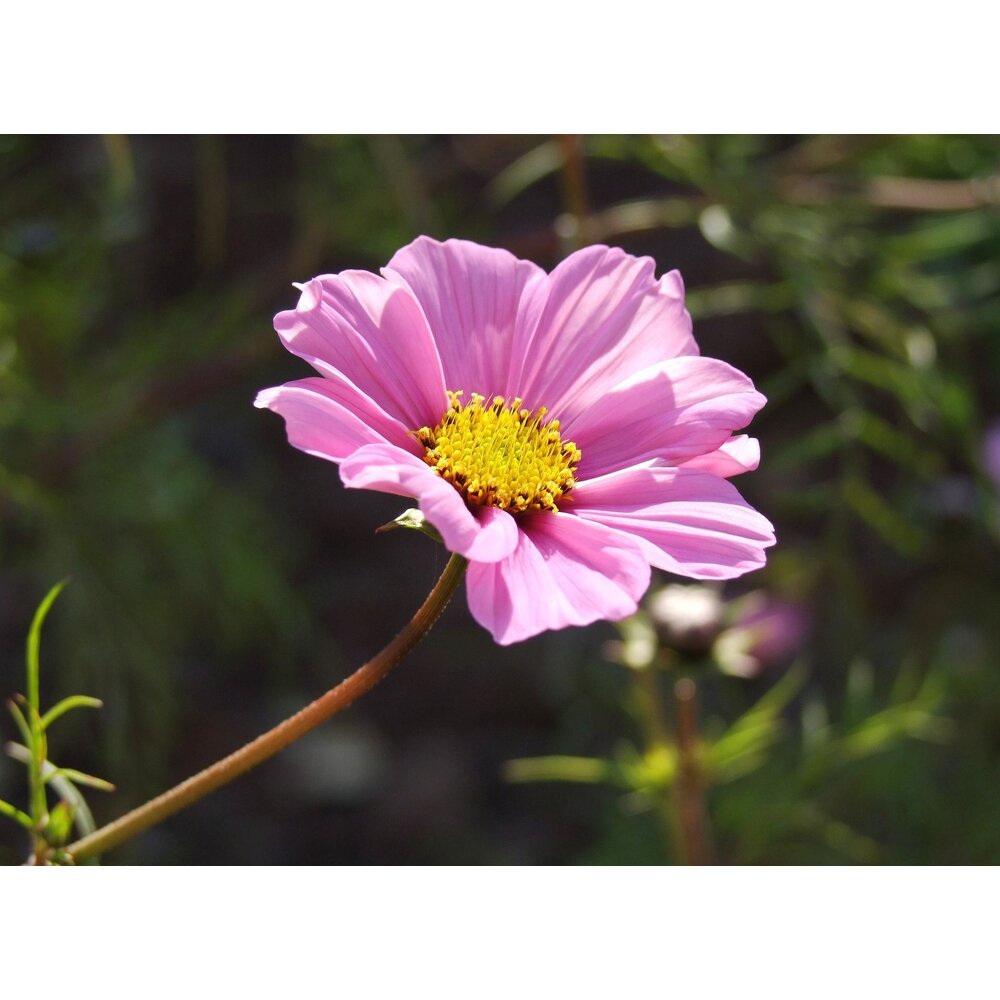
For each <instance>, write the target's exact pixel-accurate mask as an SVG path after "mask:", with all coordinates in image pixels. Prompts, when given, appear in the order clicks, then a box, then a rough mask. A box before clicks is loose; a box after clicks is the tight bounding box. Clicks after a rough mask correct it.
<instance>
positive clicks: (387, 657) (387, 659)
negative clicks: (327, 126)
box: [65, 554, 467, 861]
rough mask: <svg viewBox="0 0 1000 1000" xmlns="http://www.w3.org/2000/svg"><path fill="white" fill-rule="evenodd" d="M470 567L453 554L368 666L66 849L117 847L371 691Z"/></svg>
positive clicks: (79, 856) (87, 853)
mask: <svg viewBox="0 0 1000 1000" xmlns="http://www.w3.org/2000/svg"><path fill="white" fill-rule="evenodd" d="M466 566H467V563H466V560H465V559H464V558H462V556H460V555H456V554H453V555H452V557H451V558H450V559H449V560H448V564H447V566H445V568H444V572H443V573H442V574H441V576H440V578H439V579H438V582H437V583H436V584H435V585H434V589H433V590H432V591H431V592H430V594H429V595H428V596H427V600H425V601H424V603H423V605H421V607H420V610H419V611H417V613H416V614H415V615H414V616H413V618H412V619H410V622H409V623H408V624H407V625H406V627H405V628H404V629H403V630H402V631H401V632H400V633H399V635H397V636H396V638H395V639H393V640H392V642H390V643H389V645H388V646H386V647H385V649H383V650H382V651H381V652H380V653H378V654H376V655H375V656H374V657H372V659H370V660H369V661H368V662H367V663H366V664H364V666H362V667H359V668H358V669H357V670H356V671H355V672H354V673H353V674H351V676H350V677H348V678H346V679H345V680H343V681H341V683H340V684H338V685H337V686H336V687H335V688H332V689H331V690H330V691H327V693H326V694H324V695H323V696H322V697H321V698H317V699H316V701H314V702H313V703H312V704H310V705H307V706H306V707H305V708H303V709H302V710H301V711H299V712H297V713H296V714H295V715H293V716H291V718H288V719H286V720H285V721H284V722H282V723H280V724H279V725H277V726H275V727H274V729H271V730H269V731H268V732H266V733H264V735H263V736H258V737H257V739H255V740H254V741H253V742H251V743H248V744H247V745H246V746H245V747H243V748H242V749H240V750H237V751H236V752H235V753H232V754H230V755H229V756H228V757H224V758H223V759H222V760H220V761H218V762H217V763H215V764H213V765H212V766H211V767H208V768H206V769H205V770H204V771H201V772H199V773H198V774H196V775H194V777H192V778H188V779H187V781H183V782H181V783H180V784H179V785H176V786H175V787H174V788H171V789H170V790H169V791H167V792H164V793H163V794H162V795H159V796H157V797H156V798H155V799H151V800H150V801H149V802H147V803H146V804H145V805H142V806H139V808H138V809H133V810H132V812H130V813H126V815H124V816H122V817H121V818H120V819H117V820H115V821H114V822H113V823H109V824H108V825H107V826H103V827H101V829H99V830H97V831H95V832H94V833H92V834H90V835H89V836H86V837H83V838H82V839H80V840H78V841H76V842H75V843H73V844H70V845H69V847H67V848H66V850H65V854H66V855H67V856H68V857H69V858H70V859H71V860H73V861H83V860H85V859H86V858H92V857H94V856H95V855H97V854H103V853H104V852H105V851H108V850H110V849H111V848H112V847H116V846H117V845H118V844H121V843H122V842H124V841H126V840H128V839H129V838H131V837H134V836H136V835H137V834H139V833H142V832H143V831H145V830H148V829H149V828H150V827H152V826H155V825H156V824H157V823H160V822H162V821H163V820H164V819H166V818H167V817H168V816H172V815H173V814H174V813H176V812H179V811H180V810H181V809H184V808H186V807H187V806H189V805H191V804H192V803H193V802H197V801H198V799H200V798H202V797H203V796H205V795H208V794H209V793H210V792H213V791H215V790H216V789H217V788H220V787H222V786H223V785H225V784H227V783H228V782H230V781H232V780H233V779H234V778H237V777H239V775H241V774H244V773H245V772H246V771H249V770H250V768H252V767H255V766H256V765H257V764H260V763H261V762H262V761H265V760H267V759H268V758H269V757H273V756H274V755H275V754H276V753H278V751H280V750H283V749H284V748H285V747H287V746H288V745H289V744H290V743H294V742H295V740H297V739H298V738H299V737H300V736H303V735H305V734H306V733H308V732H309V731H310V730H311V729H315V728H316V726H318V725H320V724H321V723H323V722H325V721H326V720H327V719H329V718H330V717H331V716H332V715H335V714H336V713H337V712H340V711H341V710H343V709H345V708H347V706H348V705H350V704H351V703H352V702H353V701H354V700H355V699H356V698H358V697H359V696H360V695H362V694H364V693H365V692H366V691H369V690H371V689H372V688H373V687H374V686H375V685H376V684H377V683H378V682H379V681H380V680H382V678H383V677H385V676H386V674H388V673H389V671H390V670H392V668H393V667H394V666H395V665H396V664H397V663H398V662H399V661H400V660H401V659H402V658H403V657H404V656H405V655H406V654H407V653H408V652H409V651H410V650H411V649H412V648H413V647H414V646H415V645H416V644H417V643H418V642H419V641H420V639H421V638H423V636H424V635H425V634H426V633H427V632H428V631H429V630H430V628H431V626H432V625H433V624H434V623H435V622H436V621H437V619H438V618H439V617H440V615H441V612H442V611H444V609H445V607H447V605H448V601H449V600H450V599H451V597H452V595H453V594H454V593H455V590H456V589H457V588H458V585H459V583H461V581H462V577H463V575H464V574H465V568H466Z"/></svg>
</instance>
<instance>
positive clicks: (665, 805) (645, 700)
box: [632, 666, 677, 854]
mask: <svg viewBox="0 0 1000 1000" xmlns="http://www.w3.org/2000/svg"><path fill="white" fill-rule="evenodd" d="M632 678H633V680H634V682H635V691H636V698H637V701H638V705H639V712H640V715H641V722H642V728H643V729H644V730H645V735H646V753H647V754H666V755H671V754H673V752H674V746H673V741H672V740H671V738H670V729H669V726H668V723H667V714H666V709H665V706H664V704H663V696H662V695H661V693H660V684H659V674H658V672H657V670H656V668H655V667H653V666H646V667H641V668H638V669H636V668H633V669H632ZM657 808H658V809H659V812H660V816H661V818H662V821H663V826H664V829H665V831H666V836H667V842H666V843H667V850H668V852H670V853H674V854H676V853H677V830H676V828H675V824H674V811H673V797H672V794H671V789H670V786H669V785H668V786H666V787H665V788H664V789H663V790H662V791H658V792H657Z"/></svg>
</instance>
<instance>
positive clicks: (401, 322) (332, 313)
mask: <svg viewBox="0 0 1000 1000" xmlns="http://www.w3.org/2000/svg"><path fill="white" fill-rule="evenodd" d="M274 328H275V330H277V331H278V335H279V336H280V337H281V339H282V341H283V342H284V344H285V346H286V347H287V348H288V350H290V351H291V352H292V353H293V354H297V355H298V356H299V357H301V358H304V359H305V360H306V361H308V362H309V363H310V364H311V365H312V366H313V367H314V368H315V369H316V370H317V371H318V372H319V373H320V374H321V375H329V376H333V377H336V376H338V375H343V376H346V378H347V379H348V380H349V381H350V382H352V383H353V384H354V385H355V386H357V387H358V388H359V389H360V390H361V391H362V392H364V393H365V394H366V395H368V396H370V397H371V398H372V399H373V400H375V401H376V402H377V403H378V404H379V405H380V406H381V407H382V408H383V409H384V410H385V411H386V412H387V413H389V414H391V415H392V416H393V417H395V418H396V419H397V420H399V421H401V422H402V423H404V424H406V426H407V427H409V428H410V429H411V430H417V429H418V428H420V427H425V426H430V427H433V426H434V424H436V423H437V421H438V420H439V419H440V418H441V415H442V414H443V413H444V411H445V409H446V408H447V405H448V400H447V395H446V393H445V388H446V387H445V384H444V378H443V376H442V374H441V362H440V360H439V358H438V355H437V350H436V348H435V346H434V338H433V336H432V335H431V332H430V330H429V329H428V328H427V322H426V320H425V319H424V317H423V314H422V313H421V311H420V306H419V305H417V302H416V300H415V299H414V298H413V296H412V295H411V294H410V292H409V290H408V289H405V288H401V287H399V286H398V285H394V284H392V283H390V282H388V281H386V280H385V279H384V278H380V277H379V276H378V275H375V274H369V273H368V272H366V271H344V272H343V273H342V274H327V275H323V276H322V277H319V278H314V279H313V280H312V281H310V282H308V283H307V284H306V285H305V286H303V288H302V295H301V297H300V299H299V304H298V305H297V306H296V308H295V309H293V310H289V311H287V312H281V313H278V315H277V316H275V317H274Z"/></svg>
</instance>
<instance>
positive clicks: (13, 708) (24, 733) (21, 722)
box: [7, 698, 32, 746]
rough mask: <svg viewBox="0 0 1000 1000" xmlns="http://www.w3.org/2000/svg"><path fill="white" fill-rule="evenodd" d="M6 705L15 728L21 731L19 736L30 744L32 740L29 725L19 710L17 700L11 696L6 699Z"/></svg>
mask: <svg viewBox="0 0 1000 1000" xmlns="http://www.w3.org/2000/svg"><path fill="white" fill-rule="evenodd" d="M7 707H8V708H9V709H10V714H11V715H13V716H14V721H15V722H16V723H17V728H18V729H19V730H20V732H21V738H22V739H23V740H24V742H25V743H27V744H28V745H29V746H30V745H31V742H32V740H31V726H29V725H28V720H27V719H26V718H25V717H24V712H22V711H21V709H20V708H19V707H18V704H17V702H16V701H15V700H14V699H13V698H11V699H9V700H8V701H7Z"/></svg>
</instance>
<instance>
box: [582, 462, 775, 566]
mask: <svg viewBox="0 0 1000 1000" xmlns="http://www.w3.org/2000/svg"><path fill="white" fill-rule="evenodd" d="M573 499H574V504H573V513H574V514H576V515H577V516H578V517H580V518H582V519H585V520H588V521H596V522H599V523H600V524H604V525H607V526H608V527H611V528H616V529H618V530H619V531H623V532H627V533H628V534H629V535H631V536H632V537H634V538H635V539H636V540H637V541H638V542H639V543H640V544H641V546H642V550H643V552H644V553H645V555H646V558H647V559H649V561H650V563H652V565H654V566H656V567H658V568H659V569H665V570H668V571H669V572H671V573H680V574H681V575H683V576H690V577H694V578H695V579H699V580H725V579H729V578H730V577H734V576H741V575H742V574H743V573H747V572H749V571H750V570H753V569H759V568H760V567H761V566H763V565H764V562H765V559H764V549H765V548H767V547H768V546H769V545H773V544H774V529H773V527H772V526H771V523H770V522H769V521H768V520H767V518H765V517H764V516H763V515H761V514H759V513H757V511H755V510H754V509H753V507H751V506H750V505H749V504H748V503H747V502H746V501H745V500H744V499H743V497H741V496H740V494H739V493H738V492H737V490H736V488H735V487H734V486H733V485H732V484H731V483H729V482H727V481H726V480H724V479H719V478H717V477H716V476H712V475H708V474H706V473H703V472H699V471H696V470H690V469H668V468H663V467H657V466H655V465H647V466H644V467H640V468H633V469H623V470H621V471H620V472H614V473H611V474H610V475H607V476H602V477H601V478H600V479H592V480H590V481H589V482H586V483H580V484H579V485H578V486H577V487H576V489H575V490H574V491H573Z"/></svg>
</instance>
